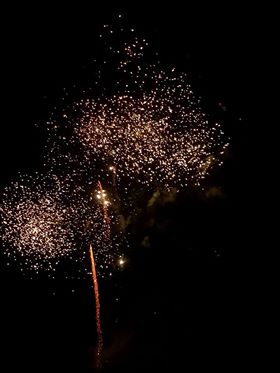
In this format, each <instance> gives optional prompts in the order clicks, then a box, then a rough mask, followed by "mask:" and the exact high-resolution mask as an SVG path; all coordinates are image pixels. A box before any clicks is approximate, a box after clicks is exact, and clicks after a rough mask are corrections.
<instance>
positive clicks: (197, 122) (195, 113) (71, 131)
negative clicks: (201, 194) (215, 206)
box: [48, 38, 228, 189]
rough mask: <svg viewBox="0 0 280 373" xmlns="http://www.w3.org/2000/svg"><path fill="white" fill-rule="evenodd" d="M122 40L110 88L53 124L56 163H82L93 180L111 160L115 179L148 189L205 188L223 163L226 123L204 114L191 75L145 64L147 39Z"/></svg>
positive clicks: (113, 50) (51, 155)
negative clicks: (92, 173) (203, 183)
mask: <svg viewBox="0 0 280 373" xmlns="http://www.w3.org/2000/svg"><path fill="white" fill-rule="evenodd" d="M117 45H118V47H116V48H113V47H110V48H109V49H110V50H111V54H112V56H114V60H113V61H114V63H111V64H110V67H111V69H112V70H114V73H112V72H111V74H110V76H112V77H113V78H114V80H113V81H110V89H107V90H105V91H104V92H102V94H100V95H95V96H94V97H91V98H85V99H82V100H80V101H77V102H76V103H75V104H74V105H73V106H72V107H70V108H67V109H66V110H65V111H64V112H63V114H62V116H61V118H59V119H57V118H56V119H55V120H52V121H50V122H49V127H48V130H49V133H50V139H51V140H50V141H49V143H51V144H52V146H51V150H50V153H49V158H50V160H51V162H50V163H51V164H52V165H54V164H56V165H59V164H62V165H63V167H65V164H67V163H68V164H71V165H72V166H73V164H74V163H76V168H80V169H82V170H86V172H87V175H88V177H90V172H89V170H91V169H92V168H93V167H95V169H97V172H98V173H99V172H100V171H101V175H102V173H103V174H104V172H106V170H108V166H109V165H110V167H113V169H114V182H115V181H116V178H118V179H119V180H124V181H125V182H132V183H133V184H134V185H135V184H142V185H145V186H146V187H149V188H154V187H155V186H159V185H160V186H162V187H165V188H167V189H170V188H173V187H174V188H176V189H180V188H184V187H186V186H188V185H200V183H201V181H202V180H203V179H204V178H205V177H206V176H207V175H208V174H209V172H210V170H211V169H212V168H213V167H214V166H215V165H221V164H222V154H223V153H224V151H225V149H226V148H227V146H228V143H227V140H226V137H225V135H224V133H223V130H222V128H221V125H220V124H219V123H216V122H215V121H211V120H210V119H209V118H208V117H207V115H206V114H204V113H203V111H202V109H201V107H200V102H199V100H198V99H196V97H195V95H194V93H193V91H192V89H191V86H190V84H189V83H188V78H187V75H186V74H184V73H177V71H176V69H175V68H165V69H163V68H162V67H161V66H160V63H159V62H156V63H145V59H144V57H143V56H144V52H145V48H147V47H148V43H147V42H146V41H145V40H140V39H138V38H135V39H134V40H133V41H132V42H130V43H128V42H125V43H123V45H119V44H117ZM105 65H106V69H105V73H106V74H108V69H109V67H108V64H105ZM105 73H104V74H105ZM100 74H101V72H100ZM113 78H112V79H113ZM97 84H98V83H97ZM99 84H100V83H99ZM112 87H113V88H112ZM73 149H75V151H74V152H75V154H73ZM54 159H55V161H54ZM77 165H78V166H77Z"/></svg>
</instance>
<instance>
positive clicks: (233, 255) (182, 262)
mask: <svg viewBox="0 0 280 373" xmlns="http://www.w3.org/2000/svg"><path fill="white" fill-rule="evenodd" d="M11 8H12V7H11ZM254 11H255V10H254V9H251V10H250V11H245V9H243V7H241V6H237V5H235V6H234V5H233V6H226V5H225V4H223V5H221V6H219V7H218V6H217V7H213V6H211V7H210V6H208V7H207V8H205V6H203V5H202V4H197V6H196V7H194V6H188V5H187V6H186V7H185V8H183V6H181V7H179V8H178V7H176V6H175V5H174V6H171V5H168V6H167V5H165V6H164V5H161V6H160V7H158V8H157V9H152V7H151V6H143V4H141V3H136V4H135V5H134V6H133V7H132V6H131V9H125V11H122V13H123V14H124V17H125V19H127V21H126V22H128V24H129V25H130V24H131V25H133V26H135V27H136V29H137V30H139V32H142V33H144V34H145V35H147V36H148V37H150V39H151V40H153V42H154V43H155V45H156V46H157V47H158V48H159V51H160V53H161V54H162V56H163V58H164V59H165V61H167V62H169V61H170V62H172V63H175V64H176V65H178V66H179V67H180V68H181V69H182V70H183V71H187V72H189V73H190V75H191V79H192V82H193V86H194V89H195V90H196V92H198V94H199V95H201V96H202V97H203V100H204V101H203V102H204V105H205V108H207V110H209V111H210V112H213V113H214V114H215V115H216V116H218V117H219V118H220V119H221V120H222V122H223V123H224V125H225V129H226V131H227V133H228V134H229V135H230V136H231V138H232V140H231V147H230V152H229V155H228V156H227V159H226V160H225V165H224V166H223V168H222V169H220V170H219V171H218V172H216V173H214V175H213V176H212V178H211V180H209V182H208V186H209V188H210V187H216V188H220V190H222V191H223V196H222V197H212V198H211V197H209V198H207V197H206V196H202V195H198V194H195V193H191V192H189V193H183V194H182V196H180V197H179V199H178V200H177V201H175V202H174V203H173V204H169V205H165V206H162V207H158V208H157V209H156V210H155V211H154V212H153V214H154V218H155V221H156V224H155V225H154V226H153V228H152V229H147V228H146V227H145V224H143V222H140V223H139V226H138V232H137V234H136V235H135V242H136V244H135V248H134V250H133V249H131V252H130V254H129V262H130V264H129V265H128V267H127V269H125V270H124V271H123V272H122V273H120V274H119V275H117V276H116V277H115V278H114V281H111V282H109V281H107V282H106V281H104V282H101V284H100V288H101V292H102V295H101V301H102V311H103V319H104V320H103V322H104V324H105V326H104V329H105V338H107V340H106V356H107V357H108V359H109V361H110V364H108V368H107V370H108V371H112V372H116V371H119V369H121V370H120V371H124V372H126V371H127V372H128V371H129V372H138V371H139V372H140V371H141V372H142V371H143V370H144V369H145V370H148V371H149V370H150V369H151V370H152V368H153V371H154V372H157V371H158V372H160V371H162V367H166V368H167V370H168V371H172V372H173V371H174V372H175V371H185V370H186V371H189V372H195V371H197V370H198V369H199V368H200V369H203V368H204V369H205V367H207V369H214V368H216V369H221V371H224V372H225V371H228V370H229V368H232V367H233V366H235V367H238V366H240V364H241V361H242V359H243V358H245V364H249V362H250V356H252V355H251V354H252V352H250V351H249V350H250V349H249V348H248V345H251V346H252V343H253V340H254V338H255V335H256V329H255V323H256V322H257V321H256V320H255V319H254V312H253V299H254V298H255V296H256V293H257V283H258V281H257V280H256V269H255V261H256V257H257V255H258V253H257V252H256V250H255V246H256V243H257V242H258V239H259V234H260V232H256V230H255V229H254V228H253V229H252V225H253V226H254V223H252V222H254V221H255V220H257V215H256V211H257V209H258V206H259V205H258V202H257V203H256V193H257V192H258V191H256V190H255V189H254V187H253V185H254V184H255V181H256V180H257V175H256V173H257V167H256V166H255V163H256V159H255V145H254V138H255V134H256V133H257V132H259V131H260V127H259V124H258V122H256V121H255V119H253V116H252V111H253V110H252V109H253V108H254V105H255V103H256V102H255V89H256V86H257V84H256V75H255V73H254V72H253V69H252V66H253V65H254V64H255V63H256V60H257V59H258V56H259V55H262V54H263V53H264V50H263V45H262V43H261V42H260V31H259V14H258V15H257V14H256V13H255V12H254ZM118 12H119V9H111V8H110V7H109V5H108V6H107V5H106V4H105V5H104V7H103V9H97V8H96V7H94V6H93V7H91V8H90V7H82V6H79V7H76V6H70V5H67V6H66V7H65V8H63V9H61V8H60V9H58V8H56V7H50V6H49V5H45V6H43V5H40V7H39V6H37V8H34V7H33V6H32V7H30V8H28V7H26V6H22V7H21V8H16V7H15V8H12V9H9V10H7V11H5V12H4V13H3V14H2V18H4V19H5V20H6V24H5V25H3V26H2V27H3V31H2V45H1V56H2V57H1V67H2V68H1V72H2V79H1V90H2V101H1V103H2V105H1V106H2V110H1V119H2V120H1V129H0V130H1V136H0V141H1V143H0V150H1V154H0V161H1V165H0V166H1V186H3V185H5V184H7V183H8V182H9V181H10V180H11V179H13V178H14V177H15V175H16V173H17V172H18V171H21V172H25V171H29V170H32V169H34V168H35V167H40V162H41V150H42V146H43V144H44V138H43V136H42V134H41V133H40V131H38V130H37V129H36V128H35V127H34V123H38V122H43V121H44V120H46V119H47V118H48V114H49V113H50V112H51V111H52V108H53V106H55V105H56V104H57V103H58V102H59V100H60V98H61V96H62V95H63V88H64V87H66V88H68V87H70V86H71V85H73V84H81V85H82V84H84V82H85V80H86V79H87V77H88V74H89V72H88V70H87V68H86V66H87V64H88V61H89V60H90V59H91V58H93V57H94V55H95V53H96V41H95V40H96V35H97V32H98V29H99V27H100V25H102V24H103V23H110V21H111V19H112V17H113V16H114V14H118ZM263 18H265V16H264V15H263ZM145 219H147V216H144V217H143V220H145ZM249 221H250V222H251V223H252V224H251V225H250V224H248V222H249ZM143 226H144V227H143ZM145 235H150V238H151V247H149V248H143V247H140V246H139V241H140V240H141V238H143V237H144V236H145ZM137 242H138V244H137ZM4 260H5V259H4V258H3V257H2V256H1V262H2V263H1V274H0V281H1V290H0V291H1V319H0V322H1V330H2V331H1V344H2V345H3V348H1V354H2V357H1V361H0V370H1V371H3V372H13V371H16V370H18V369H21V370H25V369H27V371H37V372H42V371H45V370H46V371H47V370H48V371H51V372H55V371H61V372H72V371H73V372H74V371H75V372H81V373H83V372H92V371H93V370H91V368H90V366H91V365H92V363H91V359H92V356H93V350H94V343H95V336H94V319H93V316H94V304H93V302H92V298H91V289H89V286H90V284H89V283H88V282H87V281H70V280H69V281H67V280H65V279H64V278H63V276H61V279H58V280H55V281H53V282H51V281H50V280H46V279H44V278H42V279H41V278H38V279H37V280H32V281H31V280H30V279H28V277H27V278H24V279H23V278H22V276H21V275H20V274H19V273H18V272H17V270H16V268H13V269H11V270H8V269H7V268H6V267H5V265H4V262H3V261H4ZM73 290H74V292H73ZM115 298H119V299H120V300H119V302H117V301H115ZM1 365H3V367H2V366H1ZM179 365H182V366H183V369H181V370H178V369H177V368H176V366H178V367H179ZM4 366H7V367H8V368H4ZM243 367H244V368H245V366H243Z"/></svg>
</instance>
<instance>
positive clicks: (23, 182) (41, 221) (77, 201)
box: [0, 175, 120, 275]
mask: <svg viewBox="0 0 280 373" xmlns="http://www.w3.org/2000/svg"><path fill="white" fill-rule="evenodd" d="M90 190H91V188H90V187H89V186H88V187H87V188H84V187H82V186H81V185H79V184H78V183H77V181H76V180H73V177H68V178H64V179H60V178H58V177H57V176H54V175H51V176H50V175H48V176H40V175H37V176H35V177H26V176H23V177H21V178H20V180H19V181H18V182H14V183H12V184H11V185H10V186H8V187H6V188H5V189H4V191H3V193H2V198H1V204H0V217H1V232H0V233H1V241H2V242H3V247H4V251H5V254H6V255H7V256H8V258H13V259H20V260H19V263H20V265H21V266H22V267H25V268H30V269H32V270H35V271H39V270H40V269H44V270H49V271H54V270H55V269H56V267H57V265H58V264H59V262H60V261H61V260H62V259H63V258H69V259H70V260H73V261H75V262H76V263H77V262H82V261H83V258H84V257H85V253H83V252H81V251H80V250H79V247H80V246H81V245H82V244H86V243H87V242H91V241H93V240H94V241H95V242H96V243H97V244H98V250H97V251H96V258H97V261H98V263H99V271H100V274H101V273H102V275H103V274H106V272H109V269H110V266H111V265H112V263H113V262H114V261H115V258H116V257H117V253H118V248H119V242H120V241H119V240H118V235H117V234H115V235H114V236H113V237H112V240H110V239H109V238H108V227H107V226H104V224H103V219H104V216H103V206H100V205H99V203H98V202H97V201H96V197H95V195H96V193H97V192H98V191H99V190H96V189H95V188H94V191H93V192H92V193H90ZM106 212H107V214H108V217H109V212H108V210H107V209H106ZM110 213H111V214H112V221H113V222H114V223H115V222H116V221H117V218H116V217H115V216H114V214H113V212H110Z"/></svg>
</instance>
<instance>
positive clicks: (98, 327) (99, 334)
mask: <svg viewBox="0 0 280 373" xmlns="http://www.w3.org/2000/svg"><path fill="white" fill-rule="evenodd" d="M89 252H90V262H91V272H92V280H93V287H94V296H95V310H96V311H95V312H96V331H97V363H96V365H97V367H98V368H100V367H101V353H102V347H103V337H102V329H101V318H100V302H99V291H98V281H97V273H96V269H95V261H94V255H93V249H92V246H91V245H90V247H89Z"/></svg>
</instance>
